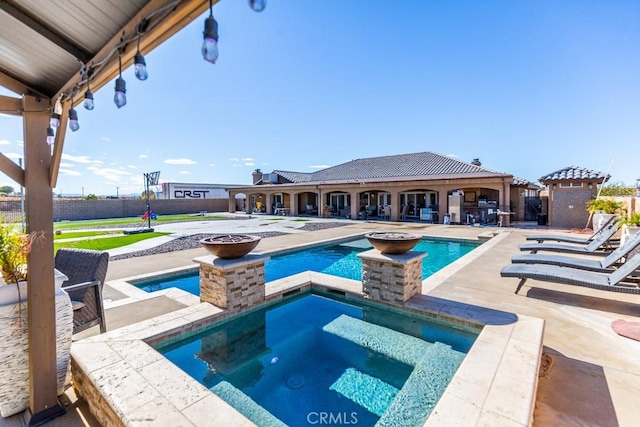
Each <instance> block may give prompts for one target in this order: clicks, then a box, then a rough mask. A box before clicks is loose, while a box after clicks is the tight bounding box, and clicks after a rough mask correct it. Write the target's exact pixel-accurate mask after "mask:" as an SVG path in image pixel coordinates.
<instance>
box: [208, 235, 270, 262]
mask: <svg viewBox="0 0 640 427" xmlns="http://www.w3.org/2000/svg"><path fill="white" fill-rule="evenodd" d="M260 239H261V237H260V236H251V235H248V234H225V235H222V236H216V237H206V238H204V239H201V240H200V244H202V246H203V247H204V248H205V249H206V250H208V251H209V252H210V253H211V254H212V255H215V256H217V257H218V258H222V259H234V258H240V257H243V256H245V255H246V254H248V253H249V252H251V251H252V250H253V248H255V247H256V246H257V245H258V243H260Z"/></svg>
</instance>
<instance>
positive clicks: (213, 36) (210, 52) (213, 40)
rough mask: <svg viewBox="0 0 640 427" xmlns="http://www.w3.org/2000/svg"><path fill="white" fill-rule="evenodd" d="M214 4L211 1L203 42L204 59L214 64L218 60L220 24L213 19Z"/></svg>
mask: <svg viewBox="0 0 640 427" xmlns="http://www.w3.org/2000/svg"><path fill="white" fill-rule="evenodd" d="M212 8H213V3H212V0H209V17H208V18H207V19H205V20H204V33H203V35H204V40H203V42H202V57H203V58H204V60H205V61H209V62H211V63H212V64H215V63H216V59H218V23H217V22H216V20H215V19H214V18H213V10H212Z"/></svg>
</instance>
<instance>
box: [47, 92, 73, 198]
mask: <svg viewBox="0 0 640 427" xmlns="http://www.w3.org/2000/svg"><path fill="white" fill-rule="evenodd" d="M68 105H69V106H71V102H69V103H68ZM68 121H69V108H64V106H63V108H62V115H61V116H60V126H58V129H57V130H56V139H55V141H54V143H53V153H52V154H51V166H50V168H49V183H50V185H51V188H55V186H56V185H57V184H58V172H59V170H60V162H61V160H62V149H63V148H64V137H65V136H66V134H67V123H68ZM52 197H53V196H52Z"/></svg>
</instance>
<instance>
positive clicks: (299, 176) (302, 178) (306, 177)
mask: <svg viewBox="0 0 640 427" xmlns="http://www.w3.org/2000/svg"><path fill="white" fill-rule="evenodd" d="M273 173H277V174H278V175H280V176H281V177H283V178H284V179H286V180H287V181H290V182H293V183H296V182H309V181H311V177H312V175H313V174H312V173H311V172H290V171H278V170H274V171H273Z"/></svg>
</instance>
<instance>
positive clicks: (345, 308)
mask: <svg viewBox="0 0 640 427" xmlns="http://www.w3.org/2000/svg"><path fill="white" fill-rule="evenodd" d="M476 337H477V335H475V334H472V333H470V332H464V331H460V330H456V329H453V328H448V327H444V326H442V325H439V324H435V323H433V322H430V321H428V320H427V319H426V318H424V317H421V316H418V315H415V314H412V315H407V314H404V313H401V312H400V310H393V309H389V308H388V307H384V308H380V307H379V306H376V305H375V304H370V303H367V304H366V305H354V304H353V301H349V303H346V302H344V301H338V300H335V299H333V298H331V299H329V298H327V297H326V296H321V295H318V294H305V295H303V296H301V297H296V298H293V299H287V300H285V301H284V302H283V303H279V304H276V305H271V306H268V307H265V308H261V309H258V310H255V311H252V312H250V313H248V314H242V315H239V316H236V317H233V318H230V319H227V320H226V321H223V322H219V323H218V324H217V325H214V326H213V327H210V328H208V329H207V330H205V331H204V332H201V333H199V334H198V335H195V336H193V337H189V338H185V339H182V340H180V341H178V342H174V343H171V344H169V345H166V346H159V347H156V349H157V350H158V351H159V352H160V353H162V354H163V355H164V356H165V357H166V358H167V359H169V360H170V361H172V362H173V363H174V364H176V365H177V366H179V367H180V368H181V369H183V370H184V371H185V372H187V373H188V374H189V375H190V376H191V377H193V378H195V379H196V380H198V381H199V382H200V383H201V384H203V385H204V386H205V387H207V388H209V389H210V390H211V391H212V392H213V393H215V394H217V395H218V396H219V397H221V398H222V399H223V400H226V401H227V402H228V403H229V404H230V405H231V406H234V407H235V408H236V409H237V410H238V411H240V412H241V413H242V414H243V415H244V416H246V417H247V418H249V419H250V420H251V421H253V422H254V423H256V424H257V425H261V426H262V425H282V423H285V424H287V425H292V426H296V425H308V424H314V423H319V421H320V417H325V419H329V418H330V419H332V420H333V421H334V424H335V423H338V424H349V423H351V424H355V423H357V424H358V425H374V424H376V423H378V424H379V425H422V424H423V423H424V421H425V419H426V418H427V417H428V415H429V413H430V412H431V410H432V409H433V407H434V406H435V404H436V403H437V401H438V399H439V397H440V395H441V394H442V393H443V392H444V389H445V388H446V387H447V385H448V383H449V381H450V380H451V378H452V377H453V375H454V373H455V371H456V370H457V368H458V366H459V365H460V363H461V362H462V360H463V359H464V357H465V354H466V353H467V351H468V350H469V348H470V347H471V345H472V344H473V342H474V340H475V338H476ZM338 421H339V422H338Z"/></svg>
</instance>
